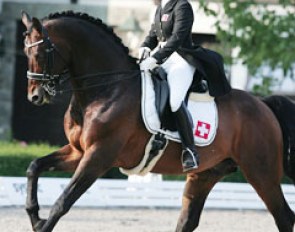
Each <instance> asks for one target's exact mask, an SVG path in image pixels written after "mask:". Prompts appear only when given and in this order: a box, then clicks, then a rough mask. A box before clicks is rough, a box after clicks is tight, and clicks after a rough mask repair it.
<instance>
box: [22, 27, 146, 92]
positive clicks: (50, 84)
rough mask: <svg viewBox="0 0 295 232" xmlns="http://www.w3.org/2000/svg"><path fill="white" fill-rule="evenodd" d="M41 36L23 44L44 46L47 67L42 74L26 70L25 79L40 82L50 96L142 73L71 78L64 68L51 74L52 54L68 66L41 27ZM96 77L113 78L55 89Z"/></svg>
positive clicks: (27, 32)
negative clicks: (86, 84) (72, 87)
mask: <svg viewBox="0 0 295 232" xmlns="http://www.w3.org/2000/svg"><path fill="white" fill-rule="evenodd" d="M29 33H30V32H29V31H26V32H25V33H24V35H28V34H29ZM42 34H43V38H42V39H41V40H39V41H36V42H33V43H26V42H25V47H26V48H32V47H36V46H39V45H40V44H45V53H46V64H47V65H45V64H44V67H43V73H35V72H31V71H29V70H28V71H27V78H28V79H29V80H36V81H41V82H42V83H41V86H42V87H43V89H44V90H45V91H46V92H47V93H48V94H49V95H50V96H55V95H56V94H57V93H60V94H63V93H65V92H68V91H84V90H86V89H89V88H93V87H98V86H104V85H108V84H112V83H115V82H117V81H121V80H127V79H132V78H134V77H136V76H137V75H138V74H139V73H141V72H142V71H141V70H120V71H108V72H99V73H93V74H86V75H83V76H76V77H71V75H70V72H69V69H67V68H66V69H64V70H63V71H62V72H61V73H59V74H53V72H52V70H53V67H54V53H57V54H58V55H59V56H60V58H61V60H62V61H63V62H64V64H65V66H66V67H68V64H67V61H66V59H64V57H63V56H62V54H61V53H60V52H59V50H58V49H57V47H56V46H55V45H54V44H53V43H52V42H51V40H50V38H49V35H48V32H47V30H46V28H44V27H42ZM121 75H124V76H125V78H122V77H120V78H118V77H119V76H121ZM98 76H100V77H110V76H113V78H112V79H111V80H110V78H108V79H107V80H106V81H105V82H104V83H101V84H95V85H91V86H88V87H84V88H76V89H68V90H59V91H58V90H57V89H56V86H57V85H61V84H63V83H65V82H66V81H68V80H69V79H76V80H77V79H79V80H83V79H87V78H91V77H98Z"/></svg>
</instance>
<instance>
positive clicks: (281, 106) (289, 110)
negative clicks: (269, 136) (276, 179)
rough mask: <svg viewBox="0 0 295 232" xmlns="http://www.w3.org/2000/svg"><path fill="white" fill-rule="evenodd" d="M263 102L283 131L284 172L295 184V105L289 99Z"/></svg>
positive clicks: (276, 97)
mask: <svg viewBox="0 0 295 232" xmlns="http://www.w3.org/2000/svg"><path fill="white" fill-rule="evenodd" d="M263 102H264V103H265V104H266V105H267V106H268V107H269V108H270V109H271V110H272V112H273V113H274V114H275V116H276V118H277V120H278V121H279V124H280V126H281V129H282V133H283V141H284V170H285V173H286V175H287V176H289V177H290V178H291V179H292V181H293V183H294V184H295V103H294V102H292V101H291V100H290V99H288V98H287V97H283V96H270V97H267V98H265V99H263Z"/></svg>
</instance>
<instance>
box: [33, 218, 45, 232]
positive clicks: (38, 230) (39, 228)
mask: <svg viewBox="0 0 295 232" xmlns="http://www.w3.org/2000/svg"><path fill="white" fill-rule="evenodd" d="M46 222H47V220H44V219H41V220H40V221H38V222H37V223H36V224H35V225H34V231H35V232H41V231H42V228H43V226H44V224H45V223H46Z"/></svg>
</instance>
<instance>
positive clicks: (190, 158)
mask: <svg viewBox="0 0 295 232" xmlns="http://www.w3.org/2000/svg"><path fill="white" fill-rule="evenodd" d="M174 115H175V120H176V127H177V130H178V132H179V135H180V138H181V141H182V145H183V151H182V157H181V161H182V168H183V171H184V172H187V171H190V170H192V169H195V168H197V167H198V165H199V156H198V153H197V150H196V147H195V143H194V135H193V130H192V123H191V118H190V115H189V112H188V111H187V109H186V106H185V104H184V103H182V104H181V106H180V107H179V109H178V110H177V111H176V112H174Z"/></svg>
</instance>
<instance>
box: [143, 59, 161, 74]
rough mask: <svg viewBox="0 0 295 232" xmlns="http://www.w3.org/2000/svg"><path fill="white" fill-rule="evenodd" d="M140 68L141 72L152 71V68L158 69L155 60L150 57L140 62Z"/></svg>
mask: <svg viewBox="0 0 295 232" xmlns="http://www.w3.org/2000/svg"><path fill="white" fill-rule="evenodd" d="M140 67H141V69H142V70H145V71H148V70H153V69H154V68H156V67H158V64H157V60H156V59H155V58H154V57H152V56H150V57H148V58H146V59H145V60H144V61H142V62H141V65H140Z"/></svg>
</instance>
